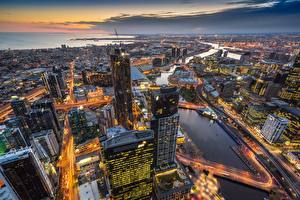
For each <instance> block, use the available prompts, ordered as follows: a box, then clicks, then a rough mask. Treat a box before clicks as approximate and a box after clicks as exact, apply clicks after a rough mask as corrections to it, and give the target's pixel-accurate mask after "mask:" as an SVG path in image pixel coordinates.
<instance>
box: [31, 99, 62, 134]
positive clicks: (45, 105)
mask: <svg viewBox="0 0 300 200" xmlns="http://www.w3.org/2000/svg"><path fill="white" fill-rule="evenodd" d="M31 108H32V109H49V110H50V111H51V113H52V115H53V118H54V122H55V124H56V127H57V129H58V130H61V127H60V124H59V121H58V116H57V112H56V109H55V107H54V104H53V101H52V100H51V99H40V100H37V101H35V102H33V104H32V105H31Z"/></svg>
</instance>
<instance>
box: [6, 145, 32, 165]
mask: <svg viewBox="0 0 300 200" xmlns="http://www.w3.org/2000/svg"><path fill="white" fill-rule="evenodd" d="M30 152H32V149H31V148H29V147H26V148H23V149H19V150H14V151H10V152H8V153H6V154H5V155H2V156H0V164H5V163H10V162H13V161H16V160H19V159H23V158H27V157H28V156H29V153H30Z"/></svg>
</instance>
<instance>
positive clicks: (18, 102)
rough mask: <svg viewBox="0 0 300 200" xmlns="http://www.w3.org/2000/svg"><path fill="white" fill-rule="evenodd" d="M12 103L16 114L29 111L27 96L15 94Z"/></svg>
mask: <svg viewBox="0 0 300 200" xmlns="http://www.w3.org/2000/svg"><path fill="white" fill-rule="evenodd" d="M10 105H11V107H12V109H13V111H14V114H15V115H16V116H24V115H25V114H26V113H27V111H28V110H27V100H26V99H25V98H20V97H17V96H13V97H12V100H11V104H10Z"/></svg>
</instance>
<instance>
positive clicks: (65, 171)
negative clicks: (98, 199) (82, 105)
mask: <svg viewBox="0 0 300 200" xmlns="http://www.w3.org/2000/svg"><path fill="white" fill-rule="evenodd" d="M58 166H59V167H60V172H61V174H60V185H61V187H60V189H61V194H62V199H63V200H78V188H77V185H76V174H75V153H74V138H73V135H72V133H71V128H70V125H69V120H68V115H66V116H65V122H64V133H63V145H62V150H61V156H60V160H59V162H58Z"/></svg>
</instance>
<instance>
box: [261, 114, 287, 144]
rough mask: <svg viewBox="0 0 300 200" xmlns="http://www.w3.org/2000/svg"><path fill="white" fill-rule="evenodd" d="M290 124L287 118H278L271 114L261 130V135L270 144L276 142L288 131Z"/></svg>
mask: <svg viewBox="0 0 300 200" xmlns="http://www.w3.org/2000/svg"><path fill="white" fill-rule="evenodd" d="M288 122H289V121H288V120H287V119H285V118H282V117H278V116H277V115H274V114H269V115H268V117H267V120H266V122H265V124H264V126H263V127H262V129H261V134H262V135H263V136H264V138H265V139H266V140H267V141H268V142H270V143H273V142H276V141H278V139H279V138H280V136H281V134H282V133H283V131H284V130H285V129H286V127H287V124H288Z"/></svg>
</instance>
